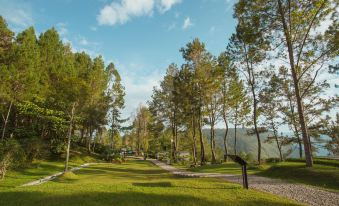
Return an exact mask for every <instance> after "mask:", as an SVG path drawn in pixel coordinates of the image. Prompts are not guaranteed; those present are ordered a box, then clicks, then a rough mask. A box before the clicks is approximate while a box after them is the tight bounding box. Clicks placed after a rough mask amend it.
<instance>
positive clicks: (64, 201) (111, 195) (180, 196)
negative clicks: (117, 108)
mask: <svg viewBox="0 0 339 206" xmlns="http://www.w3.org/2000/svg"><path fill="white" fill-rule="evenodd" d="M75 175H76V178H70V179H69V178H62V181H60V179H56V180H55V181H52V182H48V183H45V184H42V185H39V186H31V187H16V188H9V189H7V190H5V191H2V192H0V205H7V206H12V205H28V206H29V205H34V206H37V205H47V206H53V205H63V206H68V205H81V206H87V205H94V206H96V205H98V206H99V205H100V206H101V205H104V206H105V205H110V206H111V205H115V206H119V205H121V206H152V205H154V206H167V205H177V206H181V205H182V206H193V205H194V206H199V205H208V206H211V205H213V206H214V205H215V206H218V205H220V206H221V205H222V206H224V205H298V204H297V203H295V202H293V201H290V200H286V199H284V198H281V197H277V196H274V195H271V194H268V193H262V192H258V191H255V190H244V189H242V188H241V186H240V185H237V184H233V183H227V182H225V181H221V180H218V179H210V178H178V177H174V176H173V175H170V174H169V173H167V172H165V171H164V170H161V169H160V168H158V167H156V166H154V165H152V164H151V163H149V162H146V161H137V160H130V161H128V162H126V163H124V164H121V165H117V164H104V165H102V164H101V165H93V166H91V167H89V168H84V169H81V170H79V171H77V172H75ZM71 176H72V177H73V175H71Z"/></svg>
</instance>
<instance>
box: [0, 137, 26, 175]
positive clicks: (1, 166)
mask: <svg viewBox="0 0 339 206" xmlns="http://www.w3.org/2000/svg"><path fill="white" fill-rule="evenodd" d="M25 160H26V158H25V153H24V151H23V149H22V147H21V145H20V144H19V143H18V142H17V141H16V140H15V139H13V138H10V139H5V140H2V141H0V179H4V178H5V175H6V172H7V170H8V169H10V168H15V167H18V166H20V165H21V164H22V163H23V162H25Z"/></svg>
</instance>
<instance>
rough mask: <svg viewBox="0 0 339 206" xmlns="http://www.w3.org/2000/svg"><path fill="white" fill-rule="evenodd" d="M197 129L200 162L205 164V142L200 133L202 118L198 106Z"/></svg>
mask: <svg viewBox="0 0 339 206" xmlns="http://www.w3.org/2000/svg"><path fill="white" fill-rule="evenodd" d="M198 129H199V139H200V164H201V165H205V162H206V159H205V143H204V137H203V134H202V120H201V108H199V120H198Z"/></svg>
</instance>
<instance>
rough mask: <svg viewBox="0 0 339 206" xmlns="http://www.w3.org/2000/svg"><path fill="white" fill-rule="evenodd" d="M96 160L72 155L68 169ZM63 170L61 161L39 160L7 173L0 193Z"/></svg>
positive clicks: (85, 156)
mask: <svg viewBox="0 0 339 206" xmlns="http://www.w3.org/2000/svg"><path fill="white" fill-rule="evenodd" d="M98 161H99V160H97V159H96V158H94V157H92V156H88V155H87V154H85V153H80V154H78V153H72V154H71V158H70V163H69V164H70V167H76V166H79V165H81V164H84V163H86V162H98ZM63 169H64V162H63V160H59V161H57V160H56V161H47V160H40V161H35V162H33V164H32V165H30V166H29V167H26V168H23V169H17V170H14V171H13V170H10V171H8V172H7V174H6V177H5V179H4V180H2V181H0V192H1V191H3V190H7V189H10V188H14V187H16V186H20V185H22V184H25V183H27V182H31V181H34V180H38V179H40V178H43V177H45V176H48V175H52V174H55V173H57V172H61V171H63Z"/></svg>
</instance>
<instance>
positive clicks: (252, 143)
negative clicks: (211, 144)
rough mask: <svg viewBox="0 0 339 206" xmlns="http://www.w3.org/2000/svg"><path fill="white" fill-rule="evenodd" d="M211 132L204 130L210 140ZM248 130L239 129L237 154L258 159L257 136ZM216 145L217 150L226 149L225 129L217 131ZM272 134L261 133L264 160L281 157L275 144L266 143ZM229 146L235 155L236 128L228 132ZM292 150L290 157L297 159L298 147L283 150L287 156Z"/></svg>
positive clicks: (269, 132) (292, 146)
mask: <svg viewBox="0 0 339 206" xmlns="http://www.w3.org/2000/svg"><path fill="white" fill-rule="evenodd" d="M209 131H210V130H209V129H204V130H203V133H204V134H205V135H206V137H207V138H208V139H209V138H210V132H209ZM246 131H247V129H246V128H238V129H237V152H238V153H239V152H245V153H246V154H251V155H252V157H253V158H257V150H258V147H257V145H258V144H257V138H256V136H255V134H253V135H248V134H247V132H246ZM215 134H216V145H217V148H220V149H223V148H224V140H223V139H224V135H225V129H216V130H215ZM270 134H272V132H271V131H268V132H265V133H260V138H261V142H262V158H264V159H265V158H272V157H276V158H278V157H279V151H278V148H277V146H276V144H275V142H272V143H266V142H265V140H266V139H267V137H268V136H269V135H270ZM227 145H228V149H229V152H230V154H233V153H234V150H233V147H234V128H230V129H229V130H228V134H227ZM290 149H291V150H292V153H291V154H290V155H289V156H288V157H297V156H298V151H297V147H296V146H294V145H291V146H288V147H285V148H283V151H284V153H285V154H286V153H287V151H288V150H290Z"/></svg>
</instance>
